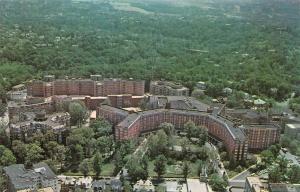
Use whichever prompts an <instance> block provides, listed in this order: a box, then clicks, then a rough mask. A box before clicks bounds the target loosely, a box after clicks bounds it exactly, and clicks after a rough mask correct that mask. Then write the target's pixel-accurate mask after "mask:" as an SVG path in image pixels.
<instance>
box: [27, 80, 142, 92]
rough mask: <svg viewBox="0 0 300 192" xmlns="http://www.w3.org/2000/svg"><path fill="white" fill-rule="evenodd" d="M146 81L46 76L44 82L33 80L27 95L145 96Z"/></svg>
mask: <svg viewBox="0 0 300 192" xmlns="http://www.w3.org/2000/svg"><path fill="white" fill-rule="evenodd" d="M144 90H145V81H142V80H132V79H130V80H124V79H102V78H101V76H99V75H91V78H90V79H67V78H66V79H55V78H54V76H45V78H44V80H43V81H40V80H33V81H31V82H30V83H28V85H27V94H28V95H29V96H32V97H50V96H54V95H85V96H92V97H99V96H108V95H120V94H130V95H135V96H142V95H144V93H145V92H144Z"/></svg>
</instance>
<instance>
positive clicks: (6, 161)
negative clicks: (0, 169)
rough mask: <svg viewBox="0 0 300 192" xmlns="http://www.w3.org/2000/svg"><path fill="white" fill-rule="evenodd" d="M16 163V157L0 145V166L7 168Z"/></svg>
mask: <svg viewBox="0 0 300 192" xmlns="http://www.w3.org/2000/svg"><path fill="white" fill-rule="evenodd" d="M15 163H16V157H15V156H14V155H13V153H12V152H11V150H9V149H8V148H6V147H5V146H3V145H0V166H9V165H11V164H15Z"/></svg>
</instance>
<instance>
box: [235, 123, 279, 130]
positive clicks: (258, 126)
mask: <svg viewBox="0 0 300 192" xmlns="http://www.w3.org/2000/svg"><path fill="white" fill-rule="evenodd" d="M240 127H241V128H246V129H251V128H255V129H280V127H279V126H278V125H275V124H271V123H266V124H243V125H241V126H240Z"/></svg>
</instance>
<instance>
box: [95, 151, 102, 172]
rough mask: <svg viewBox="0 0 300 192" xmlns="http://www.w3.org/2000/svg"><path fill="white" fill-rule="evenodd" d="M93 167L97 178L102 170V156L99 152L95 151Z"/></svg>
mask: <svg viewBox="0 0 300 192" xmlns="http://www.w3.org/2000/svg"><path fill="white" fill-rule="evenodd" d="M93 169H94V171H95V173H96V178H99V175H100V173H101V170H102V157H101V155H100V153H99V152H97V153H96V155H95V156H94V160H93Z"/></svg>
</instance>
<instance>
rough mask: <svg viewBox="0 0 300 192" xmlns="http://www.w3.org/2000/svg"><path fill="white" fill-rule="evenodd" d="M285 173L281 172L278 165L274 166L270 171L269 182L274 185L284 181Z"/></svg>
mask: <svg viewBox="0 0 300 192" xmlns="http://www.w3.org/2000/svg"><path fill="white" fill-rule="evenodd" d="M282 174H283V173H282V172H281V171H280V167H279V166H278V165H273V166H272V167H270V168H269V170H268V175H269V181H270V182H272V183H279V182H281V181H282V176H283V175H282Z"/></svg>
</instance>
